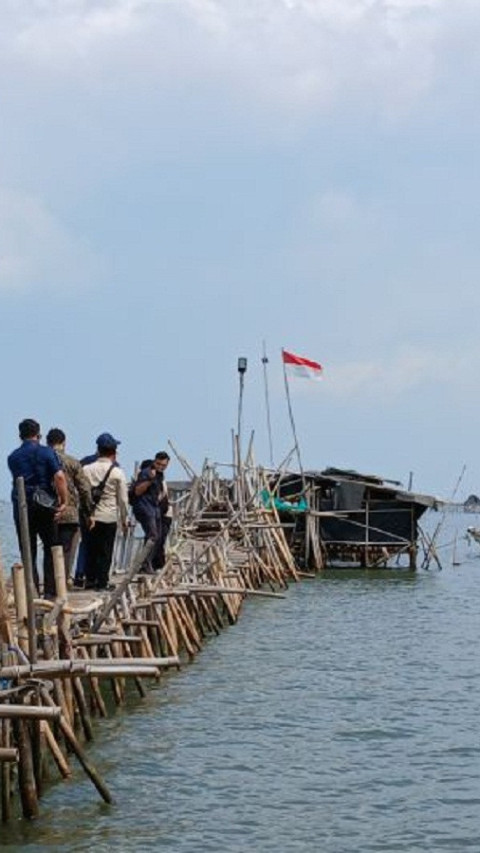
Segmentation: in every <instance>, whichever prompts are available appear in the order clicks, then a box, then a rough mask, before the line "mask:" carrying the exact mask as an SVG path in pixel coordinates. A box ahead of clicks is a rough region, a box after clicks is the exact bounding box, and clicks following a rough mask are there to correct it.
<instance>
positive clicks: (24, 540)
mask: <svg viewBox="0 0 480 853" xmlns="http://www.w3.org/2000/svg"><path fill="white" fill-rule="evenodd" d="M15 485H16V490H17V499H18V516H19V523H20V539H21V544H22V562H23V567H24V570H25V591H26V596H27V628H28V657H29V658H30V660H31V662H32V663H35V661H36V660H37V638H36V635H35V608H34V605H33V599H34V589H35V585H34V581H33V565H32V552H31V550H30V533H29V528H28V507H27V497H26V493H25V481H24V479H23V477H17V479H16V481H15Z"/></svg>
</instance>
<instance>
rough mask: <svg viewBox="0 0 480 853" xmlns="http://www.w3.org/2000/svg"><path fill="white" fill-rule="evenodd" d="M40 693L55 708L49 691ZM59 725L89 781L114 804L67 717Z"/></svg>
mask: <svg viewBox="0 0 480 853" xmlns="http://www.w3.org/2000/svg"><path fill="white" fill-rule="evenodd" d="M40 693H41V696H42V700H43V701H44V702H45V704H46V705H47V706H49V707H52V706H54V702H53V699H52V698H51V696H50V694H49V693H48V691H47V690H46V688H45V687H41V688H40ZM59 723H60V728H61V730H62V732H63V735H64V737H65V740H66V741H67V743H68V744H69V746H70V748H71V750H72V752H73V753H74V754H75V756H76V757H77V759H78V761H79V762H80V764H81V765H82V767H83V769H84V770H85V773H86V774H87V776H88V777H89V779H90V780H91V781H92V782H93V784H94V785H95V787H96V789H97V791H98V792H99V794H100V796H101V797H102V798H103V799H104V801H105V802H106V803H112V802H113V799H112V795H111V794H110V791H109V790H108V788H107V786H106V784H105V782H104V781H103V779H102V777H101V776H100V774H99V773H98V771H97V770H96V769H95V767H94V766H93V764H91V763H90V761H89V760H88V758H87V756H86V754H85V752H84V750H83V749H82V747H81V746H80V744H79V742H78V740H77V738H76V737H75V734H74V733H73V731H72V729H71V727H70V725H69V724H68V722H67V720H66V719H65V717H64V716H63V715H61V716H60V720H59Z"/></svg>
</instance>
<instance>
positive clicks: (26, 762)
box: [0, 706, 39, 818]
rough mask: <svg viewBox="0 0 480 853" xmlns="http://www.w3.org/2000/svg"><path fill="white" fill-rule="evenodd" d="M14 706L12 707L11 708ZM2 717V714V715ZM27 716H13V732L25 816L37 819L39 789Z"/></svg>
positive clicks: (0, 707) (26, 708) (0, 708)
mask: <svg viewBox="0 0 480 853" xmlns="http://www.w3.org/2000/svg"><path fill="white" fill-rule="evenodd" d="M11 707H12V706H10V708H11ZM1 710H2V706H0V712H1ZM25 710H30V711H32V710H37V709H33V708H28V707H27V706H25ZM0 716H1V713H0ZM26 716H27V715H22V716H21V715H20V714H17V715H13V716H12V720H13V731H14V735H15V740H16V742H17V746H18V753H19V758H18V785H19V788H20V799H21V802H22V812H23V816H24V817H27V818H32V817H37V816H38V813H39V809H38V796H37V787H36V784H35V773H34V767H33V756H32V746H31V742H30V735H29V733H28V727H27V723H26V720H25V717H26Z"/></svg>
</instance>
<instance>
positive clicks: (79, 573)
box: [75, 517, 88, 581]
mask: <svg viewBox="0 0 480 853" xmlns="http://www.w3.org/2000/svg"><path fill="white" fill-rule="evenodd" d="M80 535H81V537H82V538H81V539H80V545H79V546H78V553H77V565H76V566H75V580H76V581H83V580H85V568H86V563H87V548H86V545H85V542H86V539H87V535H88V529H87V522H86V521H85V520H83V519H82V517H80Z"/></svg>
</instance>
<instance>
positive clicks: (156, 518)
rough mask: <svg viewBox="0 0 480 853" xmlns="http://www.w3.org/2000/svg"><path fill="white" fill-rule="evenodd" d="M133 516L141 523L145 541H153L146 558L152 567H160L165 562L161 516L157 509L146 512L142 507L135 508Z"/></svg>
mask: <svg viewBox="0 0 480 853" xmlns="http://www.w3.org/2000/svg"><path fill="white" fill-rule="evenodd" d="M135 518H136V519H137V521H138V522H139V523H140V524H141V526H142V530H143V532H144V535H145V542H148V541H149V540H150V541H152V542H153V550H152V551H151V553H150V557H149V559H148V562H149V564H150V565H151V567H152V569H161V568H162V566H163V565H164V563H165V558H164V556H163V559H162V555H163V543H164V539H163V527H162V516H161V514H160V512H159V510H156V511H155V510H153V509H152V511H151V512H147V511H145V510H143V509H139V510H136V512H135Z"/></svg>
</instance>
